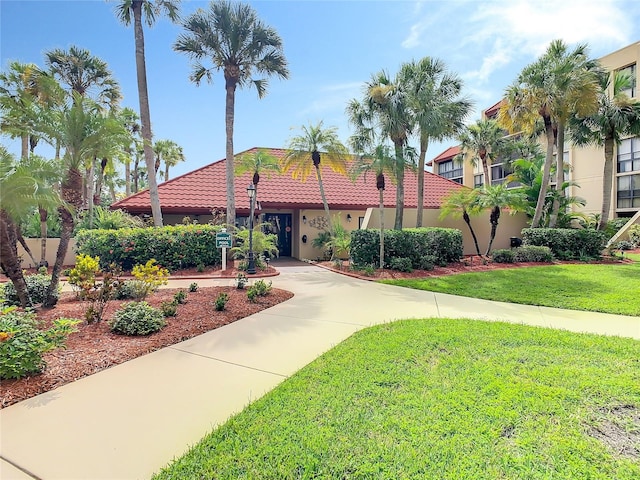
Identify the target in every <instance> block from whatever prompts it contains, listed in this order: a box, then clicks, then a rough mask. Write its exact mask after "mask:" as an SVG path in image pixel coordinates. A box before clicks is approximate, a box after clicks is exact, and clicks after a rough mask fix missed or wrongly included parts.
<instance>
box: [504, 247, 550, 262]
mask: <svg viewBox="0 0 640 480" xmlns="http://www.w3.org/2000/svg"><path fill="white" fill-rule="evenodd" d="M513 260H514V261H516V262H552V261H553V253H551V249H550V248H549V247H540V246H537V245H523V246H521V247H518V248H516V249H514V250H513Z"/></svg>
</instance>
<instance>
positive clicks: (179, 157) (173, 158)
mask: <svg viewBox="0 0 640 480" xmlns="http://www.w3.org/2000/svg"><path fill="white" fill-rule="evenodd" d="M153 151H154V152H155V154H156V161H155V169H154V171H155V173H157V172H158V170H159V168H160V165H161V163H164V181H165V182H166V181H167V180H169V168H170V167H174V166H176V165H177V164H178V162H184V153H183V151H182V147H181V146H180V145H178V144H177V143H176V142H174V141H173V140H158V141H157V142H156V144H155V145H154V147H153Z"/></svg>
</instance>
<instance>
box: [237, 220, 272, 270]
mask: <svg viewBox="0 0 640 480" xmlns="http://www.w3.org/2000/svg"><path fill="white" fill-rule="evenodd" d="M263 225H269V224H260V225H256V228H254V230H253V234H252V242H253V253H254V258H255V261H256V267H257V268H261V269H264V268H266V265H265V264H264V262H263V260H262V259H261V258H260V254H262V253H267V254H268V255H269V256H274V257H275V256H277V255H278V253H279V252H278V246H277V245H278V236H277V235H275V234H273V233H264V232H263V231H262V230H261V229H262V227H263ZM234 235H235V238H236V243H237V245H236V246H235V247H233V248H232V249H231V250H230V253H231V255H232V256H233V258H236V259H245V260H246V259H247V258H248V257H249V230H248V229H247V228H244V227H242V228H240V229H238V230H236V232H235V234H234Z"/></svg>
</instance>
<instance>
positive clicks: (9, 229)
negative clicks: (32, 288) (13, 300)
mask: <svg viewBox="0 0 640 480" xmlns="http://www.w3.org/2000/svg"><path fill="white" fill-rule="evenodd" d="M0 258H2V265H1V266H2V269H3V270H4V271H5V273H6V274H7V277H9V279H10V280H11V282H12V283H13V286H14V287H15V289H16V294H17V295H18V300H19V301H20V306H21V307H23V308H26V307H29V306H31V299H30V298H29V292H28V290H27V284H26V282H25V280H24V275H23V273H22V268H21V267H20V260H19V259H18V249H17V246H16V242H15V225H14V223H13V222H12V221H11V219H10V218H9V216H8V215H7V214H6V212H5V211H4V210H0Z"/></svg>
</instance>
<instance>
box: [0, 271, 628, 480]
mask: <svg viewBox="0 0 640 480" xmlns="http://www.w3.org/2000/svg"><path fill="white" fill-rule="evenodd" d="M288 265H289V266H280V265H279V266H278V269H279V270H280V271H281V272H282V273H281V275H279V276H277V277H273V278H271V279H270V280H272V281H273V285H274V286H275V287H278V288H282V289H286V290H291V291H292V292H294V293H295V296H294V297H293V298H292V299H291V300H289V301H287V302H285V303H282V304H280V305H277V306H275V307H272V308H270V309H268V310H264V311H262V312H260V313H257V314H255V315H252V316H250V317H247V318H245V319H243V320H240V321H237V322H234V323H232V324H230V325H227V326H224V327H222V328H219V329H217V330H213V331H211V332H209V333H206V334H204V335H201V336H199V337H197V338H192V339H190V340H187V341H185V342H182V343H179V344H176V345H173V346H171V347H167V348H164V349H162V350H158V351H156V352H154V353H151V354H149V355H145V356H143V357H140V358H137V359H135V360H131V361H129V362H126V363H124V364H121V365H118V366H115V367H113V368H110V369H108V370H105V371H102V372H100V373H97V374H95V375H92V376H90V377H86V378H83V379H81V380H78V381H76V382H73V383H71V384H68V385H65V386H63V387H60V388H58V389H56V390H53V391H51V392H48V393H45V394H42V395H39V396H37V397H34V398H32V399H29V400H25V401H23V402H20V403H18V404H16V405H13V406H11V407H8V408H5V409H3V410H0V429H1V430H0V432H1V433H0V441H1V445H0V457H1V459H0V478H2V479H3V480H9V479H64V480H71V479H82V480H90V479H110V480H120V479H148V478H149V477H150V476H151V475H152V474H153V473H154V472H157V471H158V470H160V468H162V467H163V466H165V465H166V464H168V463H169V462H170V461H171V460H172V459H173V458H175V457H178V456H180V455H182V454H183V453H184V452H185V451H186V450H187V449H188V448H189V446H191V445H193V444H195V443H196V442H198V441H199V440H200V439H201V438H202V437H203V436H204V435H205V434H206V433H207V432H209V431H211V429H213V428H214V427H215V426H216V425H219V424H221V423H223V422H225V421H226V420H227V419H228V418H229V416H230V415H232V414H234V413H236V412H238V411H240V410H242V408H243V407H245V406H246V405H247V404H248V403H250V402H252V401H254V400H256V399H257V398H259V397H260V396H262V395H263V394H264V393H266V392H267V391H269V390H271V389H272V388H274V387H275V386H276V385H278V384H279V383H280V382H282V381H283V380H284V379H286V378H287V377H288V376H290V375H291V374H293V373H294V372H296V371H297V370H299V369H300V368H302V367H303V366H305V365H306V364H308V363H309V362H311V361H312V360H313V359H314V358H316V357H317V356H318V355H320V354H322V353H323V352H325V351H327V350H329V349H330V348H331V347H333V346H334V345H336V344H338V343H340V342H341V341H343V340H344V339H345V338H347V337H348V336H350V335H351V334H353V333H354V332H356V331H357V330H360V329H362V328H365V327H368V326H370V325H375V324H379V323H384V322H388V321H392V320H395V319H401V318H423V317H454V318H455V317H467V318H476V319H484V320H501V321H507V322H516V323H525V324H528V325H538V326H545V327H553V328H563V329H567V330H571V331H574V332H592V333H599V334H607V335H619V336H625V337H632V338H636V339H640V318H638V317H624V316H616V315H606V314H595V313H589V312H576V311H566V310H558V309H553V308H546V307H532V306H523V305H513V304H507V303H498V302H491V301H486V300H477V299H470V298H463V297H456V296H452V295H445V294H435V293H432V292H421V291H416V290H410V289H405V288H400V287H394V286H390V285H382V284H377V283H373V282H367V281H363V280H358V279H354V278H350V277H347V276H343V275H339V274H336V273H333V272H330V271H327V270H323V269H320V268H318V267H314V266H311V265H307V264H304V263H298V264H294V263H290V264H288ZM191 282H193V280H175V281H172V282H171V286H172V287H181V286H184V287H187V286H188V285H189V284H190V283H191ZM221 283H222V284H224V285H228V284H229V280H228V279H227V280H198V284H199V285H200V286H211V285H216V284H221Z"/></svg>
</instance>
